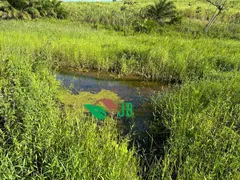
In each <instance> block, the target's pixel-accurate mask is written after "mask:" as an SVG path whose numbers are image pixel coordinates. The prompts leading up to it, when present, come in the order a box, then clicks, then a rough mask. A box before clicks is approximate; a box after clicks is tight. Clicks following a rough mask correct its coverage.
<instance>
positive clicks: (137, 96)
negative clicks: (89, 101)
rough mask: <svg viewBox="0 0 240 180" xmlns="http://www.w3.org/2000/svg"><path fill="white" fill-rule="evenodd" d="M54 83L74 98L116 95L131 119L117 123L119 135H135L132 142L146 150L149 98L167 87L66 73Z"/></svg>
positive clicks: (149, 108)
mask: <svg viewBox="0 0 240 180" xmlns="http://www.w3.org/2000/svg"><path fill="white" fill-rule="evenodd" d="M97 76H98V77H97ZM105 76H106V74H105ZM107 76H108V75H107ZM57 80H59V81H61V84H62V86H63V87H65V88H67V89H69V90H71V91H72V93H73V94H78V93H79V92H81V91H87V92H91V93H98V92H100V91H101V90H102V89H106V90H110V91H112V92H114V93H116V94H117V95H118V96H119V97H121V99H123V100H124V101H125V102H131V103H132V104H133V113H134V118H132V119H121V121H123V124H124V127H125V128H124V131H123V132H124V133H123V134H128V133H130V134H136V135H135V136H134V140H137V142H138V143H139V144H140V146H141V147H144V148H145V149H147V148H149V146H150V143H151V142H149V141H150V139H151V138H150V137H149V136H148V134H149V133H148V131H149V125H150V124H151V121H152V120H153V118H154V117H153V113H152V112H153V109H152V105H151V98H152V97H153V96H155V95H157V93H160V92H161V93H162V94H164V92H165V91H166V90H168V87H167V86H164V85H163V84H160V83H157V82H146V81H140V80H137V79H136V80H114V79H111V78H105V77H104V76H102V75H100V76H99V75H97V74H94V73H93V74H92V73H84V74H80V75H76V74H73V73H69V72H67V73H66V72H59V73H57ZM105 98H107V97H105Z"/></svg>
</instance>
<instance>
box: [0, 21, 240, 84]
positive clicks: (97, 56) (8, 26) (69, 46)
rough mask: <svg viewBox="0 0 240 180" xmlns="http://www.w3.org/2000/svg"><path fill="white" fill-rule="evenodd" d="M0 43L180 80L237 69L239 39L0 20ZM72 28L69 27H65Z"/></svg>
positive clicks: (84, 64) (61, 60)
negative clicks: (141, 32)
mask: <svg viewBox="0 0 240 180" xmlns="http://www.w3.org/2000/svg"><path fill="white" fill-rule="evenodd" d="M0 26H1V33H0V44H1V45H0V47H1V48H2V49H5V53H7V52H11V51H17V52H19V53H21V54H22V55H29V54H31V55H33V56H38V55H39V54H40V55H41V57H42V58H44V59H46V60H48V61H50V62H55V63H57V64H59V65H60V66H71V67H75V68H79V69H80V68H90V69H97V70H101V71H106V72H116V73H119V74H137V75H140V76H142V77H146V78H148V79H155V80H164V81H185V80H188V79H199V78H203V77H206V76H209V75H211V74H215V73H219V72H220V73H225V72H229V71H238V69H239V60H238V59H239V58H238V57H239V53H240V51H239V48H238V47H239V45H240V43H239V41H237V40H231V39H228V38H227V39H212V38H209V37H199V38H194V36H193V35H189V34H184V33H182V32H176V31H175V32H173V33H172V32H170V33H169V32H166V33H165V32H162V34H160V35H159V34H151V35H147V34H137V35H131V36H123V35H122V34H121V32H114V31H112V30H110V31H109V30H105V29H101V30H94V29H91V28H90V27H89V26H88V25H82V24H79V23H76V22H69V21H54V20H52V21H48V20H39V21H36V22H29V21H28V22H24V21H20V22H19V21H2V22H1V25H0ZM69 27H71V28H69Z"/></svg>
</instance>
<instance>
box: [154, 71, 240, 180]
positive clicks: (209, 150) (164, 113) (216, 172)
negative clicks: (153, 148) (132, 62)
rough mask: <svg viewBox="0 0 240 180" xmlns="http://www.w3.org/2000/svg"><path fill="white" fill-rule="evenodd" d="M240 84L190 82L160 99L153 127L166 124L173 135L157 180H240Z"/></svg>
mask: <svg viewBox="0 0 240 180" xmlns="http://www.w3.org/2000/svg"><path fill="white" fill-rule="evenodd" d="M239 80H240V79H239V74H238V75H236V74H235V75H232V76H231V78H229V79H221V78H220V79H219V78H216V79H215V81H212V80H209V79H207V80H204V81H196V82H189V83H186V84H185V85H183V86H182V87H181V90H180V91H178V92H176V93H167V94H166V95H165V97H164V98H163V97H162V96H159V97H158V98H157V99H155V106H156V107H155V108H156V113H157V114H158V115H157V117H158V118H157V119H156V121H155V123H156V124H154V127H155V128H156V127H159V126H160V125H161V123H162V124H164V125H165V126H166V128H167V129H168V130H169V131H170V132H171V136H170V138H169V141H168V145H167V146H166V147H165V152H166V154H165V155H164V158H163V160H162V162H161V165H160V166H159V167H158V166H156V169H152V177H153V178H160V179H164V178H167V179H168V178H171V177H174V176H175V177H176V176H177V177H178V179H239V177H240V173H239V172H240V169H239V167H240V156H239V153H240V141H239V138H240V134H239V125H240V119H239V113H240V109H239V104H240V102H239V95H240V91H239V90H240V87H239ZM160 133H161V132H159V131H158V130H157V129H155V136H158V134H160Z"/></svg>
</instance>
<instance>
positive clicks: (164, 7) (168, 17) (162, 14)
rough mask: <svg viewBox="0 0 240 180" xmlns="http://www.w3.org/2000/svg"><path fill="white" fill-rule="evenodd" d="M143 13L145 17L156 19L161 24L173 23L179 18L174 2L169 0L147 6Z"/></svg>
mask: <svg viewBox="0 0 240 180" xmlns="http://www.w3.org/2000/svg"><path fill="white" fill-rule="evenodd" d="M142 14H143V16H144V17H145V18H147V19H152V20H155V21H156V22H158V23H159V24H164V23H173V22H175V21H177V20H178V17H177V12H176V7H175V5H174V3H173V2H172V1H168V0H160V1H158V2H156V3H155V4H153V5H149V6H147V7H146V9H144V12H143V13H142Z"/></svg>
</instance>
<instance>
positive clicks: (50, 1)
mask: <svg viewBox="0 0 240 180" xmlns="http://www.w3.org/2000/svg"><path fill="white" fill-rule="evenodd" d="M26 13H27V14H29V15H30V16H31V18H32V19H35V18H40V17H44V16H48V17H54V18H59V19H64V18H66V17H67V15H68V13H67V11H66V10H65V9H64V8H63V7H62V5H61V1H59V0H18V1H15V0H6V1H4V2H0V18H2V19H12V18H15V19H28V16H27V15H26Z"/></svg>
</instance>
